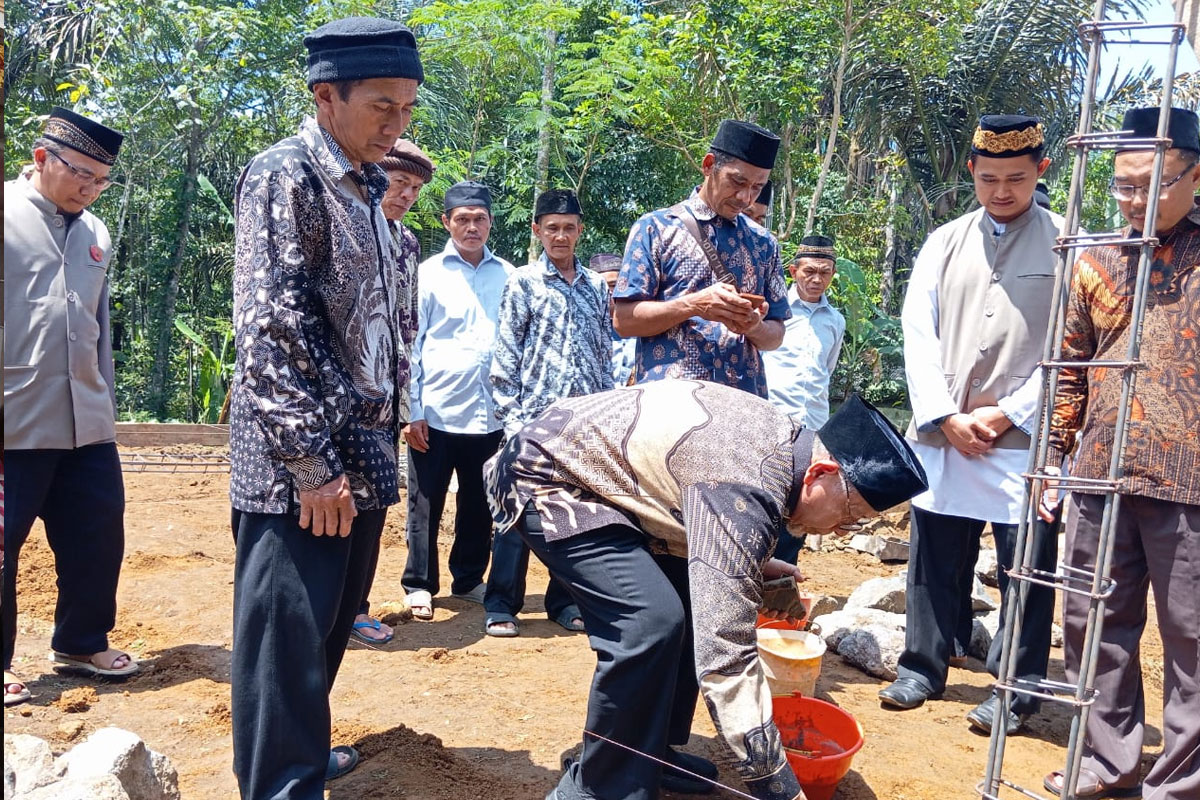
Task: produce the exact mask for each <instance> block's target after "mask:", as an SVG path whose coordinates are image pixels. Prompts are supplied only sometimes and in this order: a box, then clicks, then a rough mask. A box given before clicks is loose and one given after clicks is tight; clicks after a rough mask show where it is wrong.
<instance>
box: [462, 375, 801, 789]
mask: <svg viewBox="0 0 1200 800" xmlns="http://www.w3.org/2000/svg"><path fill="white" fill-rule="evenodd" d="M799 431H800V425H799V423H796V422H793V421H792V419H791V418H790V417H789V416H788V415H787V414H785V413H783V412H782V411H779V410H777V409H776V408H775V407H774V406H773V405H772V404H771V403H770V402H769V401H767V400H764V399H762V398H759V397H754V396H753V395H750V394H747V393H746V392H744V391H742V390H741V389H735V388H732V387H729V386H724V385H719V384H715V383H708V382H702V381H691V380H675V379H665V380H661V381H650V382H647V383H644V384H639V385H637V386H632V387H627V388H622V389H616V390H613V391H608V392H601V393H598V394H592V395H586V396H583V397H575V398H571V399H569V400H562V401H560V402H558V403H555V404H554V405H552V406H551V407H550V408H549V409H548V410H547V411H546V412H545V413H544V414H542V415H541V416H540V417H538V418H537V419H535V420H533V421H532V422H530V423H529V424H528V425H526V426H525V427H524V428H522V429H521V431H520V432H519V433H517V434H516V435H515V436H513V437H512V438H511V439H509V440H508V443H507V444H506V445H505V447H504V448H503V449H502V450H501V451H500V452H499V453H498V454H497V455H496V456H495V457H494V458H493V459H492V460H491V461H489V462H488V464H487V465H486V467H485V468H484V479H485V481H486V482H487V486H488V495H489V501H490V502H491V505H492V514H493V517H494V518H495V521H496V525H497V528H496V531H497V534H496V535H498V536H505V535H507V536H515V535H517V534H516V532H515V531H512V528H513V527H514V526H515V525H516V523H517V520H518V519H519V518H520V515H521V512H522V510H523V509H524V508H525V506H526V505H527V504H529V503H531V502H532V503H533V506H534V508H536V509H537V511H538V513H539V514H540V516H541V518H542V530H543V534H544V535H545V537H546V539H547V540H548V541H555V540H561V539H566V538H569V537H572V536H581V535H586V533H587V532H588V531H593V530H596V529H598V528H602V527H605V526H607V525H614V524H615V525H627V526H630V527H632V528H635V529H636V530H640V531H642V532H644V533H645V534H646V535H647V537H648V539H649V543H648V544H649V547H650V549H651V550H653V551H655V552H667V553H671V554H672V555H677V556H685V557H687V559H688V578H689V584H690V587H691V604H692V617H693V620H694V633H695V656H696V673H697V675H698V676H699V678H700V691H701V693H702V694H703V696H704V700H705V703H706V704H707V705H708V708H709V711H710V713H711V714H712V718H713V722H714V723H715V724H716V726H717V729H718V730H719V731H720V732H721V735H722V737H723V738H724V739H725V741H726V743H727V744H728V745H729V746H730V748H731V749H732V750H733V753H734V754H735V756H736V757H737V765H736V766H737V768H738V771H739V772H740V773H741V775H742V777H743V779H744V780H746V782H747V785H748V786H749V787H750V789H751V791H752V792H753V793H754V795H755V797H762V798H772V799H774V798H789V799H790V798H792V797H795V796H796V794H797V793H798V791H799V786H798V784H795V778H794V776H793V775H792V773H791V770H790V769H788V767H787V764H786V761H785V759H784V755H783V748H782V745H781V742H780V737H779V731H778V729H777V728H776V727H775V723H774V721H773V720H772V717H771V690H770V689H769V688H768V686H767V682H766V678H765V677H764V676H763V672H762V669H761V666H760V665H759V660H758V651H757V647H756V640H755V632H754V624H755V621H756V618H757V614H758V608H759V605H760V604H761V600H762V567H763V564H764V563H765V562H766V561H767V560H768V559H770V557H771V554H772V553H773V552H774V550H775V543H776V541H777V540H778V536H779V533H778V532H779V530H780V523H781V520H782V517H783V509H784V506H785V505H786V503H787V496H788V493H789V492H790V490H791V487H792V480H793V478H792V476H793V462H794V456H793V444H794V441H795V439H796V436H797V434H798V433H799ZM806 466H807V465H806Z"/></svg>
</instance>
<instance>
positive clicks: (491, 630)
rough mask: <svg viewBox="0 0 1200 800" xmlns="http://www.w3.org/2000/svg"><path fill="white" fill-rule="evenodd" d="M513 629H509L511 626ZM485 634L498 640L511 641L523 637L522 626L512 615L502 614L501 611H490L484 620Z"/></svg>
mask: <svg viewBox="0 0 1200 800" xmlns="http://www.w3.org/2000/svg"><path fill="white" fill-rule="evenodd" d="M510 625H511V626H512V627H509V626H510ZM483 632H484V633H486V634H487V635H488V636H495V637H496V638H497V639H511V638H512V637H514V636H520V635H521V626H520V625H519V624H517V618H516V617H514V616H513V615H512V614H502V613H500V612H499V611H489V612H488V613H487V616H485V617H484V618H483Z"/></svg>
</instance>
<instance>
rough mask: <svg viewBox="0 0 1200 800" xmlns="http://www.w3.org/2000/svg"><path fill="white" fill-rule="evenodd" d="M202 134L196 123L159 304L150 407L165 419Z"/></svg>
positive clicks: (192, 133) (151, 374) (151, 373)
mask: <svg viewBox="0 0 1200 800" xmlns="http://www.w3.org/2000/svg"><path fill="white" fill-rule="evenodd" d="M202 143H203V137H202V136H201V134H200V124H199V121H198V120H193V121H192V131H191V135H190V136H189V138H188V150H187V168H186V169H185V171H184V175H183V186H182V189H181V191H180V196H179V223H178V225H177V226H176V228H175V249H174V252H172V254H171V260H170V262H169V264H168V266H167V274H166V279H165V280H164V282H163V290H162V297H161V300H160V302H159V313H158V315H157V316H158V319H157V320H156V322H157V330H156V331H155V335H156V337H157V339H156V342H155V346H154V366H153V368H152V369H151V371H150V386H149V395H150V396H149V398H147V399H148V402H149V406H150V410H151V411H152V412H153V413H154V416H155V417H156V418H158V419H162V418H164V417H165V416H166V415H167V376H168V373H169V372H170V369H171V340H172V338H173V335H174V332H175V303H176V301H177V300H178V299H179V275H180V273H181V272H182V271H183V260H184V258H185V257H186V255H187V245H188V231H189V229H190V227H191V221H192V206H193V205H195V201H196V177H197V176H198V175H199V174H200V146H201V144H202Z"/></svg>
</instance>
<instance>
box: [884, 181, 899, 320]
mask: <svg viewBox="0 0 1200 800" xmlns="http://www.w3.org/2000/svg"><path fill="white" fill-rule="evenodd" d="M887 182H888V218H887V227H886V228H885V229H884V232H883V240H884V247H883V264H882V265H881V267H880V270H879V307H880V308H882V309H883V311H884V313H885V314H891V313H892V296H893V294H894V293H895V291H896V258H897V255H898V254H897V244H898V241H897V236H896V205H897V204H898V203H899V202H900V182H899V181H898V180H896V176H895V175H892V174H889V175H888V178H887Z"/></svg>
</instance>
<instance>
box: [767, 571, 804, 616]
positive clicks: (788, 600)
mask: <svg viewBox="0 0 1200 800" xmlns="http://www.w3.org/2000/svg"><path fill="white" fill-rule="evenodd" d="M762 607H763V608H765V609H770V610H772V611H779V612H782V613H784V614H787V615H788V616H789V617H791V618H792V619H795V620H801V621H803V620H804V619H805V618H806V617H807V616H808V607H807V604H806V603H805V602H804V598H802V597H801V596H800V590H799V589H798V588H797V587H796V579H795V578H793V577H792V576H791V575H787V576H785V577H783V578H776V579H775V580H770V581H764V582H763V599H762Z"/></svg>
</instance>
